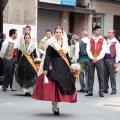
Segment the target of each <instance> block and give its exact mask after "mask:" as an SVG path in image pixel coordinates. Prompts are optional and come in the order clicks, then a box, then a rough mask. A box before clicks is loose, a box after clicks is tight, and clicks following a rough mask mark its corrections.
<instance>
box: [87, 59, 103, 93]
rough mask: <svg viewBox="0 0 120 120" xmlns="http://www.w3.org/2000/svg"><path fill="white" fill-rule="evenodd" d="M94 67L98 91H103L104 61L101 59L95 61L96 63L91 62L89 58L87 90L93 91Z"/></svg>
mask: <svg viewBox="0 0 120 120" xmlns="http://www.w3.org/2000/svg"><path fill="white" fill-rule="evenodd" d="M95 68H96V70H97V76H98V82H99V92H103V91H104V63H103V59H101V60H99V61H97V62H96V63H92V61H91V60H90V62H89V67H88V89H89V90H88V92H89V93H92V92H93V85H94V73H95Z"/></svg>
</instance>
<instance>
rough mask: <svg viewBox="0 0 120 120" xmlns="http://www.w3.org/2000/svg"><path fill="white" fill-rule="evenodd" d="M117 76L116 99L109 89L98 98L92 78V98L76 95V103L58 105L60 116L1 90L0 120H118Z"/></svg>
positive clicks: (119, 75) (43, 104) (119, 94)
mask: <svg viewBox="0 0 120 120" xmlns="http://www.w3.org/2000/svg"><path fill="white" fill-rule="evenodd" d="M116 75H117V80H116V81H117V94H116V95H111V94H110V93H111V88H110V89H109V93H107V94H105V97H103V98H101V97H99V94H98V80H97V77H96V75H95V83H94V95H93V96H92V97H85V93H78V94H77V96H78V98H77V101H78V102H77V103H59V109H60V116H54V115H53V113H52V110H51V102H46V101H38V100H34V99H32V98H31V97H26V96H24V94H23V93H19V92H16V91H11V90H10V89H8V91H7V92H3V91H2V87H1V86H0V120H56V119H57V120H120V71H118V73H117V74H116ZM79 87H80V86H79V82H78V81H77V82H76V88H77V89H79Z"/></svg>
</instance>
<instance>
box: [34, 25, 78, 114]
mask: <svg viewBox="0 0 120 120" xmlns="http://www.w3.org/2000/svg"><path fill="white" fill-rule="evenodd" d="M69 66H70V58H69V56H68V41H67V35H66V34H65V32H63V29H62V28H61V27H57V28H55V32H54V36H53V37H52V38H51V39H50V40H49V41H48V42H47V48H46V52H45V55H44V58H43V59H42V62H41V65H40V70H39V77H38V79H37V81H36V85H35V88H34V92H33V95H32V98H34V99H37V100H45V101H52V110H53V113H54V115H59V114H60V113H59V108H58V102H70V103H74V102H76V101H77V94H76V88H75V80H74V78H73V76H72V73H71V71H70V68H69ZM46 76H47V78H48V79H47V80H46Z"/></svg>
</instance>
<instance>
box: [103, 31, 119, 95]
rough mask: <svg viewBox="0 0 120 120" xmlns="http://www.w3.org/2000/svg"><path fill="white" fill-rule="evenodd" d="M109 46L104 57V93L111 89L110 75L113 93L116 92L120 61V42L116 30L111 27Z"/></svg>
mask: <svg viewBox="0 0 120 120" xmlns="http://www.w3.org/2000/svg"><path fill="white" fill-rule="evenodd" d="M106 42H107V46H106V51H105V58H104V93H108V89H109V85H108V82H109V77H110V81H111V88H112V92H111V94H112V95H113V94H116V91H117V90H116V74H115V71H116V68H117V66H118V62H119V61H120V55H119V52H120V44H119V42H118V40H117V39H116V38H115V30H113V29H110V30H109V32H108V39H106Z"/></svg>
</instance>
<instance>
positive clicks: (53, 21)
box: [3, 0, 120, 43]
mask: <svg viewBox="0 0 120 120" xmlns="http://www.w3.org/2000/svg"><path fill="white" fill-rule="evenodd" d="M43 1H49V2H43ZM50 1H51V0H9V1H8V3H7V5H6V7H5V9H4V12H3V21H4V28H3V31H4V33H6V34H8V31H9V29H10V28H12V27H14V28H16V29H17V30H18V39H19V37H20V36H21V35H22V34H23V29H24V27H25V26H26V25H30V26H31V27H32V31H31V32H32V34H33V35H35V36H36V37H37V41H38V43H39V41H40V40H41V38H43V37H44V35H45V31H46V30H47V29H50V30H52V31H53V32H54V28H55V27H57V26H61V27H63V29H64V30H65V31H66V33H69V32H71V33H73V32H75V33H77V34H78V35H79V36H80V33H81V32H82V31H83V30H86V31H88V33H89V37H91V36H92V30H93V27H94V26H95V25H99V26H101V28H102V36H106V35H107V32H108V30H109V29H112V28H114V29H115V30H116V36H117V38H119V37H120V22H119V21H120V12H119V10H120V2H118V1H117V0H73V1H76V6H70V5H60V4H55V3H53V1H60V0H52V3H50Z"/></svg>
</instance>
